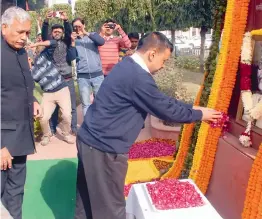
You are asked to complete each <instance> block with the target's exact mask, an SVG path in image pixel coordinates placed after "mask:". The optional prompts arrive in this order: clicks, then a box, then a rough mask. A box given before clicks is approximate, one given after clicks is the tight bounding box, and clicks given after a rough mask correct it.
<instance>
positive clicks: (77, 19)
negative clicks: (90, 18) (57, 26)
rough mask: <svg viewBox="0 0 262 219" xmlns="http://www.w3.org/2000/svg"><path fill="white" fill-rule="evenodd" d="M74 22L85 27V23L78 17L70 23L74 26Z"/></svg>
mask: <svg viewBox="0 0 262 219" xmlns="http://www.w3.org/2000/svg"><path fill="white" fill-rule="evenodd" d="M76 21H80V22H81V23H82V24H83V25H85V21H84V20H83V19H82V18H80V17H77V18H75V19H74V20H73V21H72V25H74V23H75V22H76Z"/></svg>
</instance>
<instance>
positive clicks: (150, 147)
mask: <svg viewBox="0 0 262 219" xmlns="http://www.w3.org/2000/svg"><path fill="white" fill-rule="evenodd" d="M175 150H176V148H175V147H174V144H170V143H168V141H163V140H154V139H152V140H148V141H145V142H138V143H135V144H133V145H132V147H131V149H130V151H129V159H143V158H154V157H164V156H172V155H173V154H174V153H175Z"/></svg>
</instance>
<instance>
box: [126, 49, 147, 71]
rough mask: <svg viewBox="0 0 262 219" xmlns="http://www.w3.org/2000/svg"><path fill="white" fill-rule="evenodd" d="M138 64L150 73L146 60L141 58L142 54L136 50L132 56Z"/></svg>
mask: <svg viewBox="0 0 262 219" xmlns="http://www.w3.org/2000/svg"><path fill="white" fill-rule="evenodd" d="M130 57H131V58H132V59H133V60H134V61H135V62H136V63H137V64H138V65H140V67H141V68H143V69H144V70H145V71H147V72H148V73H149V74H150V71H149V69H148V67H147V65H146V63H145V62H144V60H143V59H142V58H141V56H140V55H139V54H138V53H137V52H135V53H134V54H133V55H131V56H130Z"/></svg>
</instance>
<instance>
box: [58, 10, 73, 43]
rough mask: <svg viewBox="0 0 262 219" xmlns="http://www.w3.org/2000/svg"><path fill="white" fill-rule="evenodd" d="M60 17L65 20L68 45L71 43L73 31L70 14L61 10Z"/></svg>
mask: <svg viewBox="0 0 262 219" xmlns="http://www.w3.org/2000/svg"><path fill="white" fill-rule="evenodd" d="M60 18H61V19H62V20H63V21H64V28H65V38H64V39H65V42H66V44H67V45H68V46H70V45H71V33H72V27H71V24H70V23H69V20H68V16H67V14H66V12H64V11H61V12H60Z"/></svg>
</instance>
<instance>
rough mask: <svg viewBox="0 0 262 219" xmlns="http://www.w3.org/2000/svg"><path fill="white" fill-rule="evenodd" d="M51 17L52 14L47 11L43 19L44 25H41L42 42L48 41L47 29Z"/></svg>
mask: <svg viewBox="0 0 262 219" xmlns="http://www.w3.org/2000/svg"><path fill="white" fill-rule="evenodd" d="M51 17H52V12H51V11H48V12H47V13H46V17H45V20H44V23H43V25H42V33H41V35H42V40H43V41H45V40H49V35H48V28H49V19H50V18H51Z"/></svg>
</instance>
